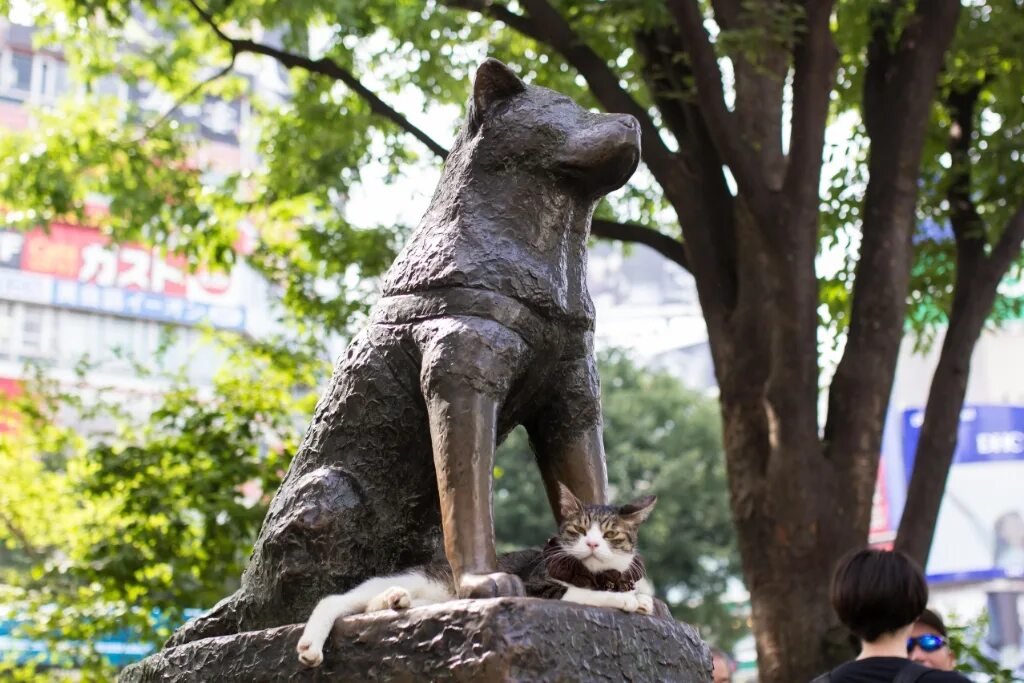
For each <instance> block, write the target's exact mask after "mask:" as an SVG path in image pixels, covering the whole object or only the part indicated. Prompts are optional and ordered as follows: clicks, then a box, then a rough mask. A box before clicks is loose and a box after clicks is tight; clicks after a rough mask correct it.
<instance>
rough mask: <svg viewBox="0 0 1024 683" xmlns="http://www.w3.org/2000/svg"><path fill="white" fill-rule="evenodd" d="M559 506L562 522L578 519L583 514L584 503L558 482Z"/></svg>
mask: <svg viewBox="0 0 1024 683" xmlns="http://www.w3.org/2000/svg"><path fill="white" fill-rule="evenodd" d="M558 506H559V509H560V511H561V513H562V521H565V520H567V519H570V518H572V517H578V516H579V515H580V514H581V513H582V512H583V503H582V502H581V501H580V499H579V498H577V497H576V496H574V495H573V494H572V491H570V490H569V487H568V486H566V485H565V484H563V483H562V482H558Z"/></svg>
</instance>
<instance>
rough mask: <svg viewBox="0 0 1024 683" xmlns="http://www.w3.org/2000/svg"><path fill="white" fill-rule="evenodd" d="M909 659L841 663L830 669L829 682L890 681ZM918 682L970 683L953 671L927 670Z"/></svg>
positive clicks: (877, 658) (878, 658) (894, 658)
mask: <svg viewBox="0 0 1024 683" xmlns="http://www.w3.org/2000/svg"><path fill="white" fill-rule="evenodd" d="M909 661H910V660H908V659H906V658H904V657H868V658H866V659H858V660H855V661H852V662H847V663H846V664H841V665H839V666H838V667H836V668H835V669H833V670H832V681H831V683H892V680H893V679H894V678H896V674H898V673H899V672H900V669H902V668H903V667H905V666H906V665H907V663H908V662H909ZM917 680H918V683H970V681H968V680H967V679H966V678H964V677H963V676H961V675H960V674H958V673H956V672H955V671H939V670H938V669H936V670H934V671H929V672H928V673H926V674H924V675H923V676H921V677H920V678H919V679H917Z"/></svg>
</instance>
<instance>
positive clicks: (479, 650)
mask: <svg viewBox="0 0 1024 683" xmlns="http://www.w3.org/2000/svg"><path fill="white" fill-rule="evenodd" d="M301 632H302V627H301V625H292V626H281V627H278V628H273V629H268V630H264V631H251V632H248V633H240V634H236V635H231V636H221V637H217V638H210V639H207V640H201V641H196V642H193V643H188V644H185V645H182V646H179V647H176V648H172V649H167V650H164V651H162V652H160V653H158V654H155V655H153V656H151V657H149V658H148V659H146V660H143V661H142V662H139V663H137V664H134V665H132V666H130V667H128V668H127V669H125V670H124V672H122V674H121V676H120V678H119V680H120V681H121V682H122V683H156V682H161V683H184V682H185V681H224V682H230V681H238V682H242V681H244V682H245V683H252V682H256V681H360V682H361V681H431V682H433V681H474V682H485V683H497V682H499V681H581V682H585V681H595V682H598V681H600V682H608V683H620V682H621V681H637V682H639V681H652V682H654V681H658V682H669V681H679V682H680V683H708V682H709V681H711V659H710V653H709V652H708V649H707V646H706V645H705V644H704V643H703V642H702V641H701V640H700V637H699V636H698V635H697V632H696V630H695V629H694V628H693V627H692V626H688V625H685V624H681V623H679V622H676V621H673V620H670V619H663V618H657V617H647V616H641V615H635V614H624V613H621V612H617V611H615V610H611V609H606V608H599V607H583V606H580V605H576V604H573V603H567V602H561V601H553V600H537V599H509V598H502V599H492V600H468V601H459V602H454V603H446V604H443V605H433V606H430V607H421V608H416V609H411V610H408V611H406V612H379V613H375V614H366V615H358V616H354V617H349V618H346V619H342V620H339V622H338V623H337V625H336V626H335V629H334V633H333V635H332V638H331V641H330V642H329V643H328V645H327V647H326V648H325V650H324V663H323V664H322V665H321V666H320V667H317V668H314V669H309V668H306V667H304V666H303V665H302V664H300V663H299V661H298V659H297V657H296V654H295V645H296V643H297V642H298V640H299V636H300V634H301Z"/></svg>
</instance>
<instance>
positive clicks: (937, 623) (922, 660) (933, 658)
mask: <svg viewBox="0 0 1024 683" xmlns="http://www.w3.org/2000/svg"><path fill="white" fill-rule="evenodd" d="M907 651H908V652H907V656H908V657H910V658H911V659H912V660H914V661H915V662H917V663H918V664H923V665H925V666H927V667H929V668H932V669H941V670H942V671H952V670H953V667H955V666H956V657H955V656H954V655H953V651H952V650H950V649H949V641H948V640H946V625H945V624H944V623H942V617H940V616H939V615H938V614H937V613H935V612H933V611H932V610H930V609H926V610H925V611H924V612H921V616H919V617H918V618H917V621H915V622H914V628H912V629H911V630H910V640H908V641H907Z"/></svg>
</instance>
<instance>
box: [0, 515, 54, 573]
mask: <svg viewBox="0 0 1024 683" xmlns="http://www.w3.org/2000/svg"><path fill="white" fill-rule="evenodd" d="M0 522H3V524H4V526H5V527H7V530H8V531H10V532H11V535H12V536H14V538H16V539H17V540H18V542H19V543H20V544H21V547H22V549H23V550H24V551H25V554H26V555H28V556H29V557H30V558H32V559H33V560H35V561H36V562H40V561H42V560H44V559H46V555H45V554H44V553H43V552H42V551H41V550H39V549H38V548H36V547H35V546H34V545H33V544H32V542H31V541H29V540H28V535H26V534H25V531H24V530H23V529H22V528H21V527H20V526H18V525H17V524H15V523H14V520H13V519H11V517H10V515H8V514H7V513H6V512H4V511H3V510H0Z"/></svg>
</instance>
